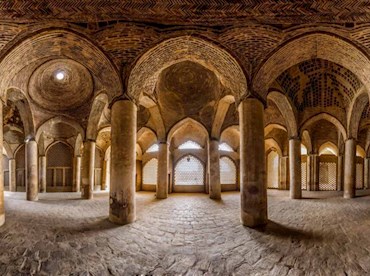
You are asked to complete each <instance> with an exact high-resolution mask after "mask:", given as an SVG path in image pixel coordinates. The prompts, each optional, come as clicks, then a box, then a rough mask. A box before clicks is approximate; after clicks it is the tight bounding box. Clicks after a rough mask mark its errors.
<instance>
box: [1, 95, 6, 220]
mask: <svg viewBox="0 0 370 276" xmlns="http://www.w3.org/2000/svg"><path fill="white" fill-rule="evenodd" d="M0 122H1V125H0V148H1V149H2V148H3V102H2V101H0ZM4 223H5V207H4V171H3V162H0V226H1V225H3V224H4Z"/></svg>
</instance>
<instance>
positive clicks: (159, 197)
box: [155, 195, 168, 199]
mask: <svg viewBox="0 0 370 276" xmlns="http://www.w3.org/2000/svg"><path fill="white" fill-rule="evenodd" d="M167 197H168V196H164V195H155V198H156V199H166V198H167Z"/></svg>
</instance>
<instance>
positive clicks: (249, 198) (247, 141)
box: [239, 98, 267, 227]
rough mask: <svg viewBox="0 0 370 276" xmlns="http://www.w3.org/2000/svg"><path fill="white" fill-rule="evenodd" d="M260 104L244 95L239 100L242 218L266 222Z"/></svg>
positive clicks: (250, 222)
mask: <svg viewBox="0 0 370 276" xmlns="http://www.w3.org/2000/svg"><path fill="white" fill-rule="evenodd" d="M263 108H264V107H263V104H262V103H261V102H260V101H259V100H257V99H253V98H246V99H244V100H243V101H242V102H241V103H240V104H239V121H240V123H239V125H240V196H241V221H242V223H243V224H244V225H245V226H249V227H255V226H258V225H263V224H266V223H267V185H266V166H265V163H266V161H265V141H264V123H263Z"/></svg>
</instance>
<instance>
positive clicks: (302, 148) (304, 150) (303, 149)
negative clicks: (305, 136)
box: [301, 144, 307, 155]
mask: <svg viewBox="0 0 370 276" xmlns="http://www.w3.org/2000/svg"><path fill="white" fill-rule="evenodd" d="M301 155H307V148H306V147H305V146H304V145H302V144H301Z"/></svg>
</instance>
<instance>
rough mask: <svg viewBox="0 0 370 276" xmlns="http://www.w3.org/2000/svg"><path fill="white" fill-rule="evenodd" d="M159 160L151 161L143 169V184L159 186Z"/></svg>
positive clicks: (153, 159)
mask: <svg viewBox="0 0 370 276" xmlns="http://www.w3.org/2000/svg"><path fill="white" fill-rule="evenodd" d="M157 177H158V159H157V158H152V159H150V160H149V161H148V162H147V163H146V164H145V165H144V168H143V184H146V185H157Z"/></svg>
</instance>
